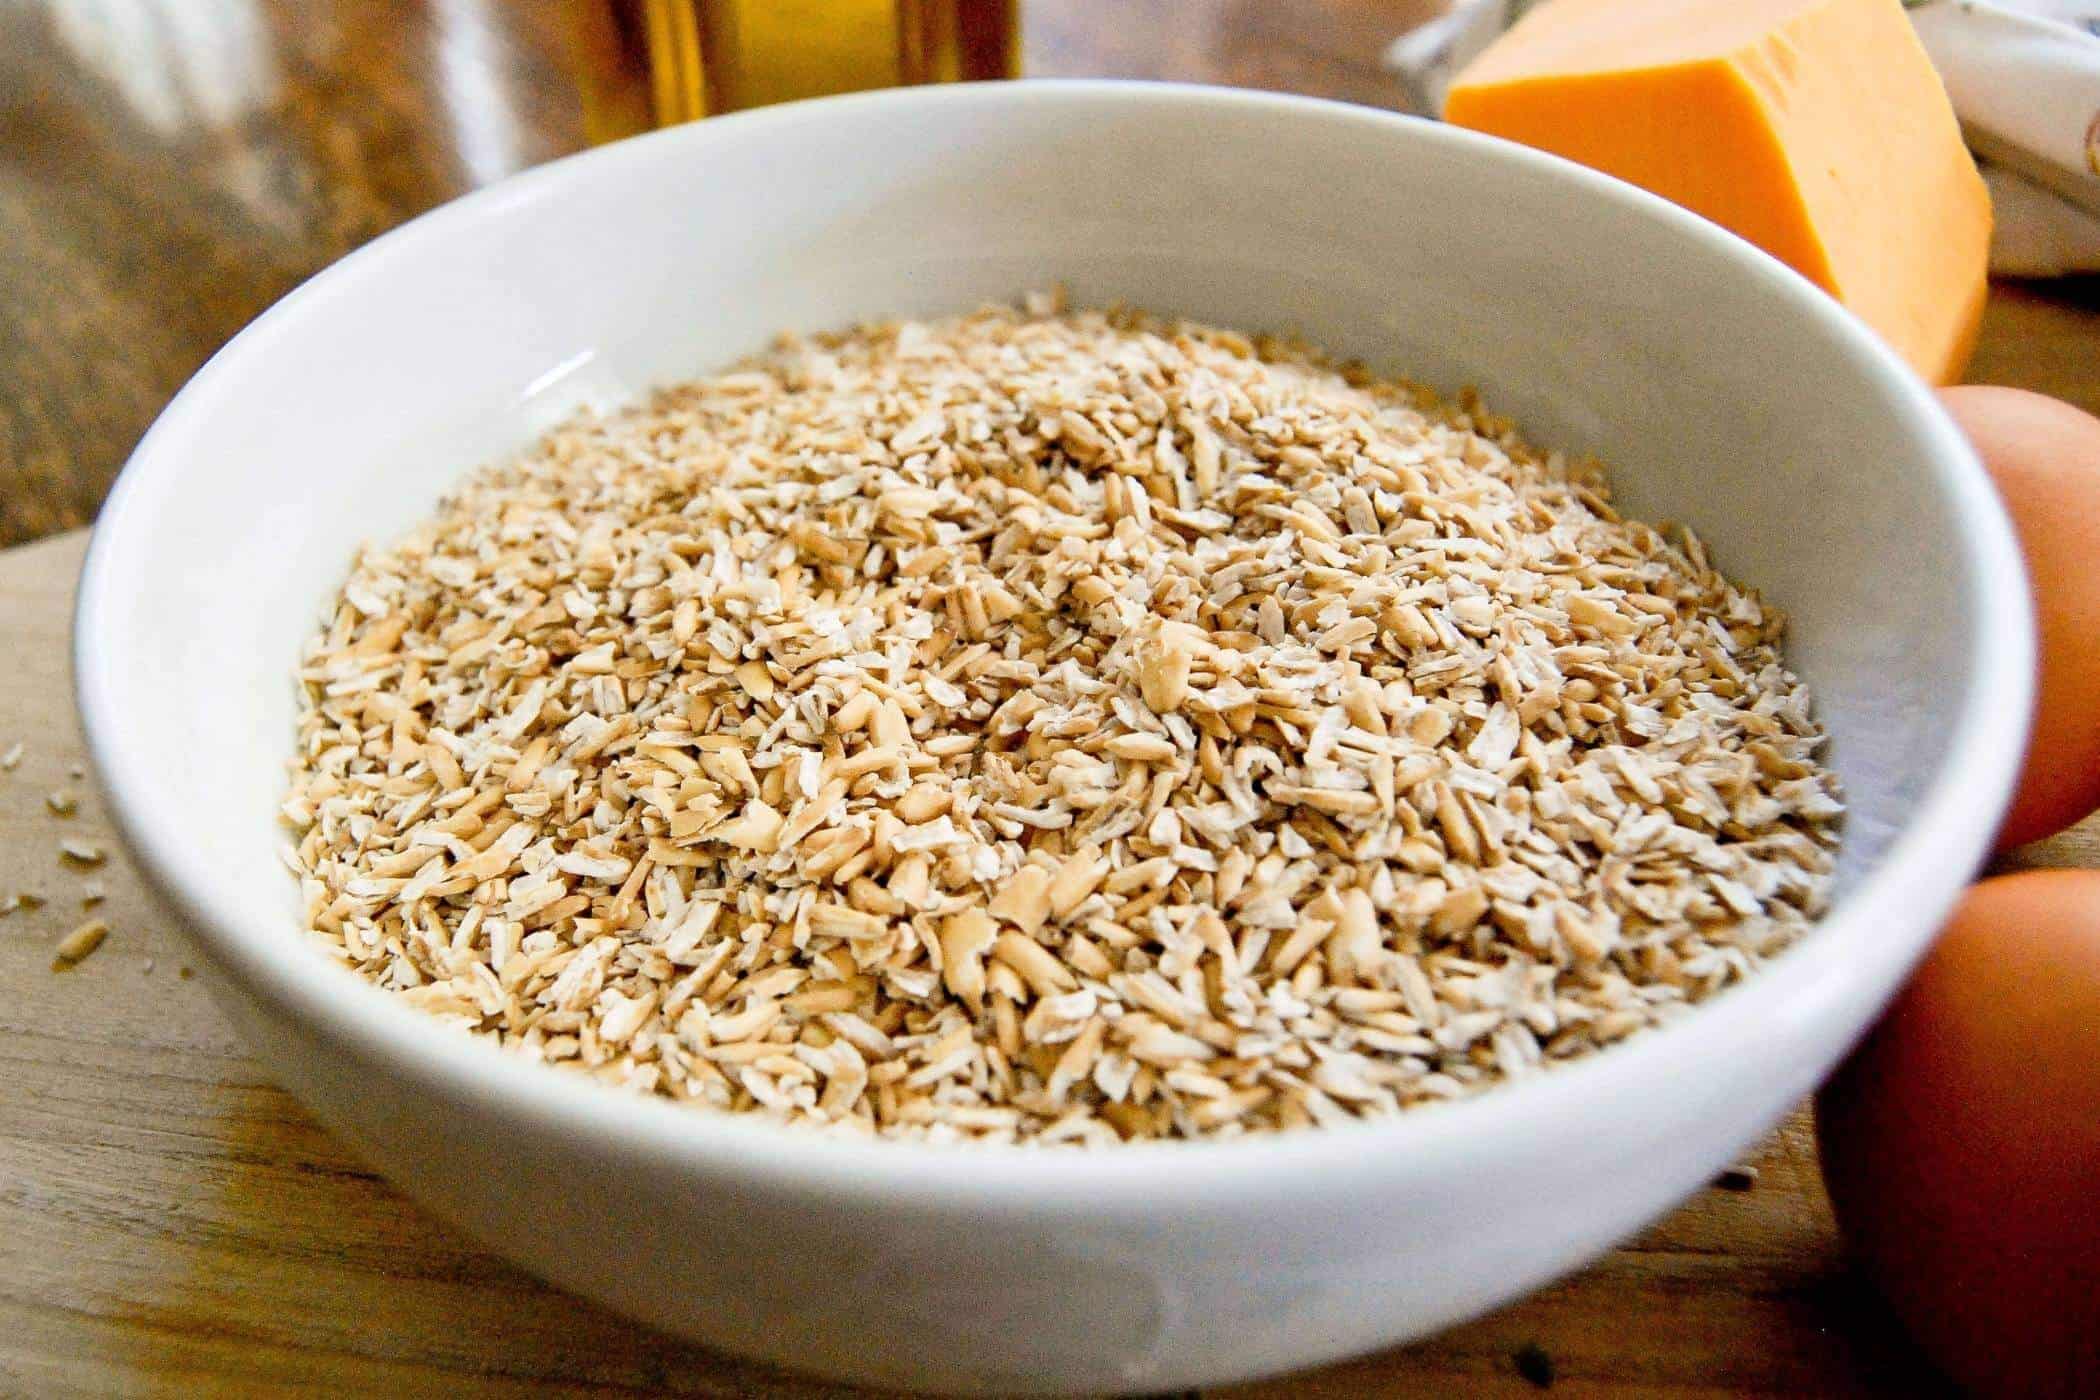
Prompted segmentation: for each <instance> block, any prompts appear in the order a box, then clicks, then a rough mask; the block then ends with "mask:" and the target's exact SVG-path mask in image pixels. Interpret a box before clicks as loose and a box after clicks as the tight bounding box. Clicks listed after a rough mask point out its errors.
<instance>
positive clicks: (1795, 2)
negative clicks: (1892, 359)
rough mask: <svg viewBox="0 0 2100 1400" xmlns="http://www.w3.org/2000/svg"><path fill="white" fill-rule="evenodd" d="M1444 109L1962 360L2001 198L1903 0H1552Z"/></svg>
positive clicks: (1908, 344)
mask: <svg viewBox="0 0 2100 1400" xmlns="http://www.w3.org/2000/svg"><path fill="white" fill-rule="evenodd" d="M1444 116H1445V118H1446V119H1447V120H1449V121H1451V122H1454V123H1456V124H1458V125H1460V126H1468V127H1472V128H1474V129H1475V130H1479V131H1486V132H1491V133H1493V134H1494V135H1497V136H1503V137H1507V138H1508V139H1510V140H1512V141H1520V142H1522V143H1524V144H1525V145H1527V146H1536V147H1538V148H1539V149H1541V150H1546V151H1552V152H1554V153H1555V154H1557V155H1562V156H1566V157H1567V158H1568V159H1570V160H1575V161H1580V162H1581V163H1582V164H1584V165H1588V166H1592V167H1594V168H1596V169H1598V170H1602V171H1606V172H1608V173H1609V174H1612V175H1616V176H1618V177H1619V178H1620V179H1622V180H1628V181H1631V182H1632V183H1634V184H1636V185H1640V186H1643V187H1644V188H1646V189H1650V190H1653V191H1654V192H1655V193H1657V194H1659V195H1662V196H1663V197H1664V198H1666V199H1670V200H1673V201H1675V202H1676V203H1678V204H1681V205H1683V206H1684V207H1686V208H1687V209H1691V210H1693V211H1695V212H1696V213H1699V214H1703V215H1705V216H1706V217H1707V218H1709V219H1712V220H1713V221H1714V222H1715V223H1717V224H1720V225H1721V226H1722V227H1723V228H1726V229H1730V230H1732V231H1734V232H1735V233H1738V234H1741V235H1742V236H1743V237H1744V238H1747V239H1749V240H1750V241H1751V242H1752V243H1755V244H1757V245H1758V246H1759V247H1761V248H1763V249H1764V250H1765V251H1766V252H1769V253H1771V254H1772V255H1773V256H1774V257H1777V258H1779V259H1780V260H1781V261H1783V262H1785V263H1787V264H1788V265H1790V266H1791V267H1793V268H1794V269H1795V270H1796V271H1798V272H1800V273H1801V274H1802V275H1803V276H1805V277H1807V278H1809V280H1811V281H1813V282H1814V283H1816V285H1817V286H1819V287H1822V288H1823V289H1824V290H1825V291H1827V292H1829V293H1830V294H1831V295H1832V296H1835V297H1836V298H1837V299H1838V300H1839V301H1841V302H1843V303H1844V304H1845V305H1846V306H1848V307H1850V308H1851V309H1852V310H1853V311H1854V312H1855V313H1856V314H1857V315H1858V316H1859V317H1860V318H1861V319H1862V320H1864V321H1865V322H1866V323H1867V324H1868V325H1870V326H1872V327H1873V328H1874V329H1875V330H1877V331H1879V332H1880V333H1881V335H1882V336H1883V337H1884V338H1885V339H1887V340H1888V342H1889V343H1890V344H1891V345H1893V346H1894V347H1895V348H1896V349H1897V350H1898V351H1899V352H1900V353H1901V354H1902V355H1903V357H1904V358H1905V359H1906V360H1908V361H1909V362H1910V363H1911V366H1912V367H1913V368H1915V369H1916V370H1917V371H1918V373H1919V374H1921V375H1923V376H1924V377H1925V378H1927V379H1930V380H1932V381H1934V382H1937V383H1943V384H1944V383H1949V382H1952V381H1953V380H1955V379H1957V378H1959V377H1960V375H1961V371H1962V368H1963V366H1964V365H1966V364H1967V363H1968V359H1969V352H1970V350H1971V349H1972V348H1973V347H1974V345H1975V342H1976V330H1977V325H1978V323H1979V321H1980V320H1981V319H1982V315H1983V299H1984V291H1985V269H1986V264H1987V259H1988V255H1989V251H1990V233H1991V206H1990V197H1989V195H1988V194H1986V193H1985V191H1984V185H1983V180H1982V177H1980V176H1979V175H1978V174H1977V173H1976V163H1975V162H1974V161H1973V160H1971V159H1970V158H1969V153H1968V151H1967V150H1966V149H1965V148H1964V147H1963V145H1962V139H1961V131H1960V129H1959V127H1958V126H1957V125H1956V122H1955V118H1954V110H1953V108H1952V107H1951V106H1950V105H1949V103H1948V101H1947V94H1946V91H1945V89H1943V88H1942V87H1941V86H1940V80H1939V75H1938V74H1937V73H1935V72H1934V71H1933V68H1932V64H1931V61H1930V60H1929V59H1927V58H1926V56H1925V51H1924V49H1923V48H1921V47H1920V46H1919V44H1918V40H1917V37H1916V36H1915V35H1914V34H1913V33H1912V32H1911V28H1910V23H1909V21H1908V20H1907V19H1905V18H1904V14H1903V7H1902V4H1901V3H1900V0H1547V3H1546V4H1543V5H1541V6H1539V7H1538V8H1536V9H1534V10H1532V11H1531V12H1530V13H1529V14H1527V15H1526V16H1525V17H1524V18H1523V19H1522V20H1520V21H1519V22H1518V23H1517V24H1516V25H1515V26H1514V27H1513V28H1511V29H1510V30H1509V32H1508V33H1506V34H1504V35H1502V36H1501V38H1499V39H1497V40H1496V41H1495V43H1494V44H1493V45H1491V46H1490V47H1489V48H1488V49H1487V50H1486V51H1485V52H1484V53H1482V54H1481V55H1480V56H1479V57H1478V58H1477V59H1475V60H1474V61H1473V63H1472V64H1471V65H1469V66H1468V67H1467V68H1466V70H1465V71H1464V72H1462V73H1461V74H1459V76H1458V79H1457V81H1456V82H1455V83H1454V84H1453V86H1452V88H1451V90H1450V95H1449V96H1448V97H1447V99H1446V100H1445V106H1444Z"/></svg>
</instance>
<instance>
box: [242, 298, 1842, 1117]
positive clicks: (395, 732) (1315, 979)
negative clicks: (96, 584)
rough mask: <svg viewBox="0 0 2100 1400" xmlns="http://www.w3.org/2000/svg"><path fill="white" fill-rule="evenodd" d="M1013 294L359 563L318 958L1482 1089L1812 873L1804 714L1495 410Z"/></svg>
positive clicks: (905, 1110)
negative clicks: (1022, 308)
mask: <svg viewBox="0 0 2100 1400" xmlns="http://www.w3.org/2000/svg"><path fill="white" fill-rule="evenodd" d="M1034 310H1035V312H1039V313H1040V314H1033V313H1032V314H1025V315H1024V314H1022V313H1019V312H1016V311H1013V310H1005V309H989V310H985V311H982V312H979V313H976V314H973V315H969V316H964V317H960V318H955V319H951V320H943V321H937V322H929V323H902V324H893V325H881V326H870V327H864V328H861V329H858V330H855V331H851V332H848V333H845V334H836V335H820V336H811V337H806V338H794V337H787V338H784V339H783V340H782V341H781V342H780V343H779V344H778V346H777V347H776V348H775V349H774V350H773V351H771V352H770V353H768V354H766V355H764V356H761V357H759V358H757V359H754V360H751V361H749V362H746V363H745V364H743V365H740V366H738V367H736V368H735V369H733V370H731V371H729V372H728V373H725V374H721V375H717V376H714V377H712V378H708V379H703V380H699V381H695V382H693V383H689V384H684V385H680V386H676V387H672V388H669V389H666V390H663V391H661V392H660V393H658V394H656V395H655V396H654V397H653V398H652V399H650V400H649V401H647V402H645V403H643V404H640V405H638V406H636V407H634V408H631V409H628V410H625V411H623V412H620V413H617V414H614V415H610V416H593V415H585V416H582V417H579V418H576V419H574V420H572V421H571V422H569V423H568V424H566V425H564V426H563V427H560V428H558V429H556V430H555V431H554V432H553V433H552V434H550V435H549V436H548V437H546V438H545V439H544V440H542V441H541V442H540V443H539V444H537V445H536V446H535V447H533V448H531V449H529V450H528V451H526V452H524V453H523V454H521V455H519V456H517V457H515V458H513V459H511V460H508V461H505V462H501V463H498V464H496V465H493V466H490V467H487V468H484V469H482V470H480V471H478V472H476V473H474V474H472V475H471V476H469V477H468V478H467V479H466V480H465V481H464V482H463V483H462V484H461V485H460V486H459V487H458V488H457V489H456V490H455V491H454V492H453V493H452V494H451V495H450V496H449V497H448V498H447V499H446V500H445V502H443V503H442V505H441V506H440V508H439V511H438V513H437V514H436V516H435V517H434V518H432V519H431V520H429V521H428V522H426V523H425V524H423V525H422V526H420V527H419V528H417V529H416V530H414V531H412V532H411V533H410V534H408V535H407V536H406V537H405V538H403V539H402V540H400V541H398V542H395V543H393V544H391V545H385V546H378V545H375V546H370V547H367V548H366V549H364V550H363V551H361V552H360V554H359V556H358V557H357V559H356V560H355V561H354V563H353V565H352V568H351V570H350V575H349V578H348V581H347V582H346V584H345V586H344V588H343V591H342V594H341V596H340V597H339V598H338V599H337V600H336V602H335V604H334V606H333V609H332V611H331V612H330V614H329V615H328V616H327V617H326V619H325V621H324V623H323V625H322V627H321V629H320V631H319V633H318V634H317V635H316V636H315V637H314V638H313V639H312V641H311V643H310V645H309V646H308V648H307V650H306V651H305V653H304V655H303V656H302V658H301V659H300V664H299V672H298V678H299V682H300V686H301V690H302V697H303V699H302V705H301V710H302V713H301V717H300V721H299V734H298V739H299V744H298V750H297V753H298V758H297V761H296V763H295V767H294V774H293V780H292V784H291V787H290V790H289V792H288V793H287V795H286V799H285V801H284V803H283V805H282V809H281V810H282V813H283V817H284V819H285V821H286V823H287V824H288V826H289V827H290V829H291V831H292V833H293V842H294V847H293V851H292V856H293V860H292V864H293V866H294V870H295V873H296V874H297V876H298V878H299V882H300V888H301V892H302V897H303V900H304V904H305V913H306V924H307V927H308V928H309V929H310V930H311V931H312V933H313V935H314V936H315V937H316V938H317V939H318V940H319V942H320V943H321V944H322V946H323V947H325V948H327V949H329V950H330V951H332V952H333V953H334V954H335V955H336V956H337V957H339V958H340V959H342V960H343V961H344V962H346V963H348V964H349V965H350V966H352V967H353V968H355V969H357V970H358V971H359V972H361V973H362V974H363V975H365V976H366V977H368V978H370V979H372V980H373V981H376V982H378V983H380V984H381V985H383V986H386V987H388V988H390V989H392V990H394V991H395V992H396V993H397V994H399V995H400V996H401V997H402V998H403V999H404V1000H406V1001H408V1002H410V1003H411V1004H412V1005H414V1006H416V1007H419V1008H420V1009H422V1010H424V1011H426V1012H428V1013H429V1014H431V1015H434V1016H438V1017H440V1018H442V1019H444V1020H446V1021H448V1022H451V1023H453V1024H455V1025H458V1026H461V1027H464V1028H467V1029H471V1030H475V1031H478V1032H481V1033H483V1034H486V1035H489V1036H491V1037H492V1038H494V1039H496V1040H498V1041H499V1042H501V1043H502V1044H504V1045H506V1046H508V1047H511V1048H514V1049H517V1050H519V1051H520V1052H522V1053H524V1054H527V1055H529V1056H532V1057H534V1058H537V1059H541V1060H544V1061H549V1062H554V1063H559V1064H563V1065H569V1066H573V1067H576V1068H578V1069H580V1070H582V1071H584V1072H588V1073H591V1074H593V1075H595V1076H597V1077H599V1078H600V1079H602V1080H605V1081H607V1082H609V1083H612V1084H616V1085H620V1086H624V1087H626V1088H629V1089H632V1090H637V1091H641V1092H648V1093H654V1094H659V1095H663V1096H666V1097H669V1098H672V1099H675V1100H679V1101H684V1102H688V1103H692V1104H694V1105H696V1106H700V1107H706V1108H715V1109H723V1110H731V1111H741V1112H754V1113H761V1114H765V1115H768V1116H771V1117H774V1118H777V1119H780V1120H783V1121H793V1122H802V1123H808V1124H811V1125H814V1126H818V1127H821V1128H824V1129H826V1130H829V1131H835V1132H841V1133H854V1134H868V1133H880V1134H885V1135H891V1136H909V1137H927V1138H936V1139H955V1138H989V1139H1009V1140H1025V1141H1030V1142H1040V1143H1077V1144H1096V1143H1102V1144H1105V1143H1113V1142H1116V1141H1119V1140H1122V1139H1128V1138H1147V1137H1198V1136H1222V1135H1231V1134H1235V1133H1243V1132H1251V1131H1267V1130H1277V1129H1289V1128H1297V1127H1301V1126H1307V1125H1315V1124H1326V1123H1334V1122H1341V1121H1345V1120H1349V1119H1355V1118H1377V1117H1384V1116H1387V1115H1391V1114H1394V1113H1398V1112H1402V1111H1405V1110H1407V1109H1409V1108H1412V1107H1414V1106H1417V1105H1422V1104H1429V1103H1435V1102H1440V1101H1444V1100H1449V1099H1454V1098H1460V1097H1463V1096H1466V1095H1469V1094H1473V1093H1476V1092H1479V1091H1480V1090H1482V1089H1485V1088H1488V1087H1491V1086H1492V1085H1494V1084H1496V1083H1499V1082H1501V1081H1503V1080H1506V1079H1511V1078H1518V1077H1523V1076H1526V1075H1530V1074H1533V1073H1536V1072H1539V1071H1540V1070H1543V1069H1547V1068H1549V1067H1551V1066H1553V1065H1555V1064H1559V1063H1562V1062H1564V1061H1567V1060H1570V1059H1573V1058H1576V1057H1578V1056H1581V1055H1584V1054H1587V1053H1590V1052H1592V1051H1594V1050H1597V1049H1599V1048H1602V1047H1604V1046H1608V1045H1610V1044H1613V1043H1615V1042H1617V1041H1619V1040H1622V1039H1624V1038H1625V1037H1627V1036H1629V1035H1632V1034H1634V1033H1636V1032H1639V1031H1642V1030H1644V1029H1647V1028H1649V1027H1652V1026H1656V1025H1659V1024H1662V1023H1664V1022H1666V1021H1668V1020H1670V1019H1671V1018H1673V1017H1675V1016H1677V1015H1679V1014H1681V1013H1682V1012H1684V1011H1685V1010H1686V1009H1687V1008H1689V1007H1691V1006H1692V1005H1694V1004H1696V1003H1698V1002H1700V1001H1703V1000H1705V999H1706V998H1707V997H1709V996H1711V995H1713V994H1715V993H1716V992H1718V991H1720V990H1721V989H1722V988H1724V987H1726V986H1728V985H1730V984H1731V983H1733V982H1735V981H1737V980H1739V979H1740V978H1742V977H1744V976H1748V975H1753V974H1754V973H1755V971H1756V969H1757V968H1758V966H1759V965H1760V964H1761V963H1762V962H1763V960H1764V959H1766V958H1767V957H1769V956H1770V955H1772V954H1774V953H1776V952H1778V951H1779V950H1781V949H1783V948H1784V947H1785V946H1786V945H1787V944H1789V943H1790V942H1792V941H1793V940H1794V939H1795V938H1796V937H1798V936H1799V935H1800V934H1801V933H1802V931H1803V930H1805V929H1806V928H1807V927H1808V926H1809V924H1810V923H1811V922H1812V921H1813V920H1814V918H1815V917H1816V916H1817V915H1818V914H1820V913H1821V911H1822V908H1823V905H1824V901H1825V898H1826V895H1827V891H1828V886H1829V880H1830V876H1831V872H1832V869H1833V865H1834V856H1833V852H1834V849H1835V846H1836V829H1837V828H1836V823H1837V818H1838V815H1839V813H1840V812H1841V810H1842V809H1841V806H1840V804H1839V801H1838V794H1837V791H1836V785H1835V780H1834V779H1833V778H1832V777H1831V775H1830V774H1829V773H1828V772H1827V771H1826V770H1825V769H1824V768H1823V767H1822V766H1821V765H1820V764H1819V763H1818V762H1817V759H1816V753H1817V750H1818V747H1819V745H1820V744H1821V742H1822V735H1821V732H1820V730H1819V729H1818V727H1817V726H1816V724H1815V722H1814V720H1813V719H1812V717H1811V714H1810V709H1809V699H1808V694H1807V691H1806V690H1805V688H1804V687H1802V686H1801V684H1800V683H1799V681H1798V680H1797V679H1796V678H1795V677H1794V676H1793V675H1792V674H1791V673H1790V672H1789V671H1788V670H1787V669H1786V667H1785V664H1784V660H1783V657H1782V654H1781V650H1780V643H1781V640H1782V636H1783V631H1784V621H1783V619H1782V618H1781V616H1780V615H1779V614H1778V613H1777V612H1776V611H1775V610H1773V609H1772V608H1770V607H1768V606H1766V605H1765V604H1764V602H1763V601H1762V600H1761V599H1760V598H1759V597H1758V596H1757V595H1756V594H1755V593H1753V592H1750V591H1748V590H1746V589H1743V588H1739V587H1737V586H1736V585H1734V584H1733V583H1731V582H1730V581H1729V580H1728V579H1727V578H1725V577H1723V576H1722V575H1720V574H1719V573H1717V572H1715V571H1714V570H1713V568H1712V567H1711V566H1710V565H1709V563H1708V561H1707V558H1706V555H1705V551H1704V548H1703V546H1702V545H1701V544H1700V543H1699V542H1698V540H1697V539H1696V537H1693V536H1690V535H1688V534H1685V535H1679V536H1674V537H1673V536H1669V535H1666V534H1664V533H1663V532H1662V531H1659V530H1657V529H1654V528H1651V527H1649V526H1647V525H1643V524H1640V523H1637V522H1634V521H1629V520H1627V519H1625V518H1623V517H1622V516H1620V515H1619V514H1618V513H1617V511H1616V510H1615V508H1614V507H1613V505H1612V503H1611V501H1610V497H1609V490H1608V483H1607V481H1606V479H1605V476H1604V473H1603V469H1602V468H1601V467H1600V466H1598V465H1597V464H1596V463H1594V462H1586V461H1570V460H1566V459H1564V458H1563V457H1561V456H1560V455H1558V454H1554V453H1545V452H1540V451H1537V450H1535V449H1533V448H1531V447H1530V446H1528V445H1526V444H1525V443H1524V442H1523V441H1522V439H1521V438H1519V437H1518V436H1517V434H1516V432H1515V430H1514V428H1513V426H1512V425H1511V424H1509V423H1508V422H1507V421H1505V420H1503V419H1500V418H1497V417H1495V416H1494V415H1492V414H1491V413H1489V412H1488V411H1487V410H1486V409H1484V408H1483V407H1481V406H1480V405H1479V404H1478V403H1477V402H1475V401H1473V400H1471V399H1465V400H1461V401H1460V402H1458V403H1456V404H1447V403H1441V402H1438V401H1436V400H1435V399H1433V398H1432V397H1431V396H1430V395H1428V394H1427V393H1426V392H1424V391H1422V390H1420V389H1417V388H1415V387H1413V386H1410V385H1407V384H1404V383H1400V382H1395V381H1388V380H1380V379H1377V378H1375V377H1372V376H1371V375H1368V374H1366V373H1364V372H1362V371H1361V370H1359V369H1357V368H1354V367H1350V366H1344V365H1337V364H1334V363H1331V362H1329V361H1327V360H1325V359H1323V358H1322V357H1320V356H1319V355H1318V354H1317V353H1315V352H1313V351H1310V350H1308V349H1306V348H1305V347H1303V346H1300V345H1296V344H1293V343H1290V342H1286V341H1281V340H1275V339H1269V338H1258V337H1256V338H1250V337H1247V336H1242V335H1239V334H1236V333H1234V332H1231V331H1224V330H1217V329H1213V328H1209V327H1203V326H1196V325H1190V324H1185V323H1170V322H1165V321H1160V320H1155V319H1152V318H1149V317H1145V316H1143V315H1139V314H1136V313H1129V312H1115V313H1107V314H1104V313H1094V312H1087V313H1074V314H1064V313H1063V312H1062V311H1061V310H1059V309H1058V307H1057V306H1056V304H1055V302H1054V300H1050V301H1045V302H1043V303H1041V304H1040V305H1039V306H1036V307H1035V308H1034Z"/></svg>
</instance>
